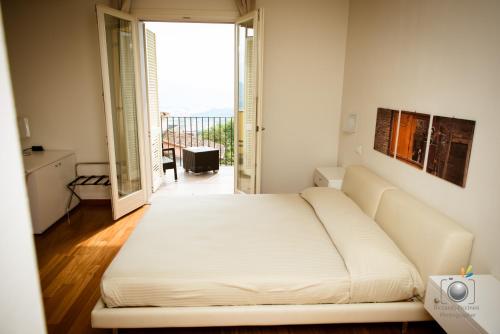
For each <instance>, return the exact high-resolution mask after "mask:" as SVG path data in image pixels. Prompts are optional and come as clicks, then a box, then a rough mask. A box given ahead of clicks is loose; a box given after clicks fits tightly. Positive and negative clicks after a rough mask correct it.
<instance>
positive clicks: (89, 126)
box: [2, 0, 109, 198]
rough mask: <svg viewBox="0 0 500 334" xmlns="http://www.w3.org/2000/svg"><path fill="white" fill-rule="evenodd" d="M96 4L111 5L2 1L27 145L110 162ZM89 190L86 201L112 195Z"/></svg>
mask: <svg viewBox="0 0 500 334" xmlns="http://www.w3.org/2000/svg"><path fill="white" fill-rule="evenodd" d="M96 2H102V3H107V2H108V1H106V0H99V1H87V0H78V1H76V0H72V1H58V0H46V1H35V0H4V1H2V4H3V8H4V16H5V31H6V37H7V46H8V53H9V59H10V65H11V72H12V74H11V75H12V83H13V89H14V94H15V97H16V107H17V113H18V114H19V115H23V116H27V117H28V118H29V121H30V128H31V135H32V137H31V138H29V139H27V140H23V142H22V146H23V147H29V146H31V145H43V146H44V147H45V148H46V149H69V150H73V151H75V152H76V157H77V161H80V162H81V161H108V154H107V148H106V133H105V123H104V103H103V98H102V83H101V72H100V71H101V68H100V59H99V48H98V45H99V44H98V35H97V22H96V17H95V3H96ZM92 188H94V187H92ZM85 190H86V191H87V192H86V193H85V194H84V195H87V196H84V197H87V198H93V197H98V198H99V197H106V196H107V194H108V191H109V190H107V189H104V191H102V190H103V189H92V190H91V189H85ZM89 190H91V191H89ZM93 190H96V191H93ZM99 190H100V191H99Z"/></svg>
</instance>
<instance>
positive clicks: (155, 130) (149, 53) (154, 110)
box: [144, 29, 163, 192]
mask: <svg viewBox="0 0 500 334" xmlns="http://www.w3.org/2000/svg"><path fill="white" fill-rule="evenodd" d="M144 42H145V53H146V57H145V58H146V79H147V85H146V86H147V93H148V94H147V96H148V112H149V129H150V136H151V168H152V171H153V173H152V187H153V192H154V191H156V190H157V189H158V188H159V187H160V185H161V182H162V180H163V169H162V133H161V119H160V110H159V106H158V74H157V65H156V36H155V34H154V33H153V32H152V31H151V30H148V29H145V38H144Z"/></svg>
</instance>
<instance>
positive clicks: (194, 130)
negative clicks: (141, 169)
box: [161, 116, 234, 166]
mask: <svg viewBox="0 0 500 334" xmlns="http://www.w3.org/2000/svg"><path fill="white" fill-rule="evenodd" d="M161 126H162V134H163V147H164V148H169V147H173V148H175V155H176V157H177V161H178V162H179V164H180V165H182V159H183V153H182V149H183V148H185V147H196V146H206V147H213V148H216V149H218V150H219V163H220V164H221V165H227V166H232V165H233V162H234V147H233V146H234V122H233V117H171V116H164V117H162V118H161Z"/></svg>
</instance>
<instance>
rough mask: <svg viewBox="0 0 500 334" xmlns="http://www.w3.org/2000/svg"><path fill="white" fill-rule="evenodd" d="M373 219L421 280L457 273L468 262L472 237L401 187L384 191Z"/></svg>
mask: <svg viewBox="0 0 500 334" xmlns="http://www.w3.org/2000/svg"><path fill="white" fill-rule="evenodd" d="M375 221H376V222H377V223H378V224H379V225H380V227H382V228H383V229H384V231H385V233H387V234H388V235H389V237H391V239H392V240H393V241H394V242H395V243H396V245H397V246H398V247H399V249H401V251H402V252H403V253H404V254H405V255H406V256H407V257H408V259H409V260H410V261H411V262H412V263H413V264H414V265H415V266H416V267H417V269H418V271H419V272H420V275H421V276H422V279H424V280H425V279H426V278H427V277H428V276H429V275H450V274H458V273H459V272H460V268H461V267H466V266H467V265H468V264H469V257H470V253H471V250H472V241H473V239H474V236H473V235H472V234H471V233H470V232H468V231H467V230H465V229H464V228H463V227H462V226H460V225H459V224H458V223H456V222H454V221H453V220H451V219H450V218H449V217H447V216H445V215H444V214H442V213H440V212H439V211H437V210H435V209H433V208H431V207H429V206H427V205H425V204H424V203H422V202H420V201H419V200H417V199H415V198H413V197H412V196H410V195H409V194H407V193H405V192H404V191H402V190H397V189H392V190H387V191H386V192H384V194H383V195H382V200H381V201H380V205H379V208H378V210H377V214H376V215H375Z"/></svg>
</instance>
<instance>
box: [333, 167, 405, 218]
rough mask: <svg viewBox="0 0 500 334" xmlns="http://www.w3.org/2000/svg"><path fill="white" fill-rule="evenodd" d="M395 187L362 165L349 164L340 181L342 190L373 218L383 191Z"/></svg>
mask: <svg viewBox="0 0 500 334" xmlns="http://www.w3.org/2000/svg"><path fill="white" fill-rule="evenodd" d="M388 189H395V187H394V186H393V185H392V184H390V183H389V182H387V181H386V180H384V179H383V178H381V177H380V176H378V175H377V174H375V173H373V172H372V171H370V170H369V169H367V168H366V167H363V166H356V165H354V166H349V167H348V168H347V170H346V172H345V175H344V180H343V182H342V192H344V194H346V195H347V196H348V197H350V198H351V199H352V200H353V201H354V202H356V204H358V206H359V207H360V208H361V209H362V210H363V212H364V213H366V214H367V215H368V216H370V217H371V218H375V214H376V212H377V208H378V206H379V203H380V199H381V198H382V194H383V193H384V191H386V190H388Z"/></svg>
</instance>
